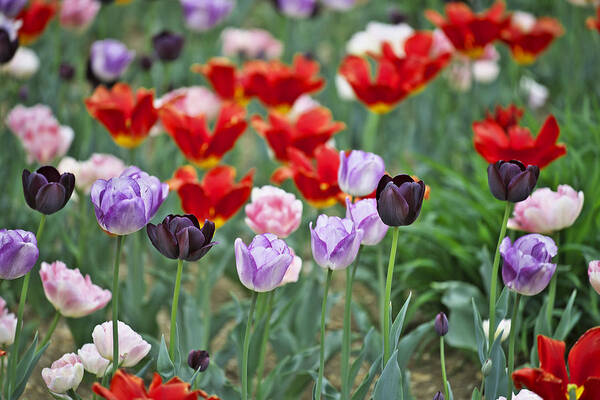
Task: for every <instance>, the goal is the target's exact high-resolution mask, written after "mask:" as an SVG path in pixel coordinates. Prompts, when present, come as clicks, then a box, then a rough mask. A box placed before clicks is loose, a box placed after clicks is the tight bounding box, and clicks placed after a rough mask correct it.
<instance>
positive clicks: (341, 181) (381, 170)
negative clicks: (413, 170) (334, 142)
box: [338, 150, 385, 197]
mask: <svg viewBox="0 0 600 400" xmlns="http://www.w3.org/2000/svg"><path fill="white" fill-rule="evenodd" d="M384 174H385V164H384V162H383V158H381V157H380V156H378V155H377V154H373V153H367V152H366V151H362V150H352V151H350V152H344V151H340V167H339V169H338V185H339V186H340V189H342V191H343V192H344V193H348V194H349V195H352V196H361V197H362V196H367V195H369V194H371V193H373V191H374V190H375V189H377V184H378V183H379V180H380V179H381V177H382V176H383V175H384Z"/></svg>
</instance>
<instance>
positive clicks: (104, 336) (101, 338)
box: [92, 321, 151, 367]
mask: <svg viewBox="0 0 600 400" xmlns="http://www.w3.org/2000/svg"><path fill="white" fill-rule="evenodd" d="M118 330H119V335H118V336H119V365H120V366H121V367H133V366H135V365H136V364H137V363H139V362H140V361H141V360H142V358H144V357H146V355H147V354H148V352H149V351H150V347H151V346H150V343H148V342H146V341H145V340H144V339H142V336H140V334H139V333H136V332H135V331H134V330H133V329H131V328H130V327H129V325H127V324H126V323H124V322H121V321H119V324H118ZM92 338H93V339H94V345H96V349H98V353H99V354H100V355H101V356H102V357H104V358H106V359H107V360H110V361H113V323H112V321H108V322H104V323H103V324H100V325H96V327H95V328H94V331H93V332H92Z"/></svg>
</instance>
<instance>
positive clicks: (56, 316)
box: [36, 310, 62, 351]
mask: <svg viewBox="0 0 600 400" xmlns="http://www.w3.org/2000/svg"><path fill="white" fill-rule="evenodd" d="M61 316H62V315H61V313H60V311H58V310H56V313H55V314H54V318H53V319H52V323H51V324H50V327H49V328H48V332H46V336H44V340H42V342H41V343H40V344H39V345H38V347H37V349H36V351H39V350H40V349H41V348H42V347H44V346H45V345H46V343H48V342H49V341H50V338H51V337H52V334H53V333H54V331H55V330H56V327H57V326H58V321H60V317H61Z"/></svg>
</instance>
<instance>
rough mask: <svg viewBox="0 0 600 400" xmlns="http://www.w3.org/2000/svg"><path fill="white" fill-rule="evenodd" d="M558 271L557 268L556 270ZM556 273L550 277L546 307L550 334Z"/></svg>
mask: <svg viewBox="0 0 600 400" xmlns="http://www.w3.org/2000/svg"><path fill="white" fill-rule="evenodd" d="M557 269H558V268H557ZM557 273H558V271H556V272H555V273H554V275H552V279H550V288H549V289H548V305H547V307H546V319H547V321H548V328H549V329H550V332H548V333H551V332H552V314H553V312H554V299H555V298H556V275H557Z"/></svg>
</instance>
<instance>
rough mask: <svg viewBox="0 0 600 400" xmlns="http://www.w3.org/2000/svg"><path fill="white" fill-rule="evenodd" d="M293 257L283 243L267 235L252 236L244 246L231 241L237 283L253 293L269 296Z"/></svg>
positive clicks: (241, 243)
mask: <svg viewBox="0 0 600 400" xmlns="http://www.w3.org/2000/svg"><path fill="white" fill-rule="evenodd" d="M293 260H294V256H293V254H292V251H291V250H290V248H289V247H288V245H287V244H286V243H285V241H284V240H283V239H278V238H277V236H275V235H273V234H271V233H264V234H262V235H256V236H255V237H254V239H253V240H252V243H250V245H249V246H246V245H245V244H244V242H243V241H242V239H240V238H237V239H236V240H235V263H236V267H237V272H238V276H239V278H240V282H242V284H243V285H244V286H246V287H247V288H248V289H250V290H254V291H255V292H269V291H271V290H273V289H275V288H276V287H278V286H279V285H280V284H281V281H282V280H283V277H284V276H285V273H286V272H287V270H288V268H289V266H290V265H291V264H292V261H293Z"/></svg>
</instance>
